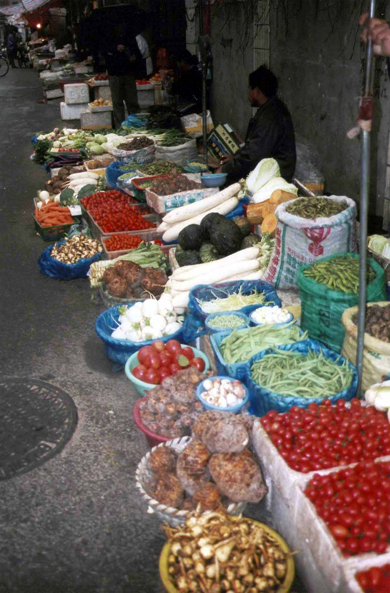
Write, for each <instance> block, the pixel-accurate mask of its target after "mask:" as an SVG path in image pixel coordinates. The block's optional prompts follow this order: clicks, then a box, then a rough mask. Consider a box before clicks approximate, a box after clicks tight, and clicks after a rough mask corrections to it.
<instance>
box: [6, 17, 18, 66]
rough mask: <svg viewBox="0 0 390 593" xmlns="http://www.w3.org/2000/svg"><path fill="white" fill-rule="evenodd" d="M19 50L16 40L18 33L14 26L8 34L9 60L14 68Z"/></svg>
mask: <svg viewBox="0 0 390 593" xmlns="http://www.w3.org/2000/svg"><path fill="white" fill-rule="evenodd" d="M17 50H18V46H17V42H16V34H15V30H14V28H13V27H12V28H11V29H10V30H9V32H8V35H7V56H8V61H9V63H10V64H11V67H12V68H16V66H15V58H16V54H17Z"/></svg>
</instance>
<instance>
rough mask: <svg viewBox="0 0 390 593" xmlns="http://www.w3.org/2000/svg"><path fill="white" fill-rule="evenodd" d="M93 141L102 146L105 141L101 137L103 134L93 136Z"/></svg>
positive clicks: (103, 137) (104, 138)
mask: <svg viewBox="0 0 390 593" xmlns="http://www.w3.org/2000/svg"><path fill="white" fill-rule="evenodd" d="M93 140H94V142H97V143H98V144H104V143H105V141H106V137H105V136H103V134H95V136H94V139H93Z"/></svg>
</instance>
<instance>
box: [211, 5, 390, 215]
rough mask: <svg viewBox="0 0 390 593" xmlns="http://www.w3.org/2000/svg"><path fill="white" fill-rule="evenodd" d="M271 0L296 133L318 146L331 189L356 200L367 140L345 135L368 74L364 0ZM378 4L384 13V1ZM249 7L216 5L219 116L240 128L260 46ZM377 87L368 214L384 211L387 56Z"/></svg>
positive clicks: (273, 46)
mask: <svg viewBox="0 0 390 593" xmlns="http://www.w3.org/2000/svg"><path fill="white" fill-rule="evenodd" d="M248 2H252V0H248ZM248 2H247V3H246V5H247V6H248ZM270 5H271V9H270V66H271V69H272V70H273V71H274V72H275V74H276V75H277V76H278V78H279V81H280V93H279V94H280V96H281V97H282V98H283V99H284V100H285V102H286V104H287V105H288V107H289V109H290V111H291V114H292V116H293V120H294V125H295V129H296V132H297V134H298V135H299V136H301V137H303V138H305V139H307V140H308V141H310V142H311V143H312V144H313V145H314V146H315V148H316V149H317V150H318V152H319V154H320V157H321V164H322V169H323V173H324V177H325V180H326V189H327V191H329V192H331V193H335V194H339V195H347V196H350V197H352V198H354V199H356V200H358V199H359V191H360V190H359V182H360V154H361V153H360V149H361V142H360V139H359V138H358V139H355V140H349V139H348V138H347V136H346V133H347V131H348V130H350V129H351V128H352V127H354V125H355V120H356V117H357V114H358V108H359V97H360V93H361V85H362V80H363V70H364V68H363V67H362V58H363V59H364V49H363V48H361V44H360V39H359V31H360V28H359V25H358V20H359V15H360V10H361V2H357V1H356V0H343V2H335V3H333V4H332V3H331V4H330V5H329V8H327V6H328V3H325V2H313V0H289V1H288V2H271V3H270ZM377 5H378V10H377V14H379V12H380V9H381V8H382V7H385V6H386V2H385V1H382V2H377ZM247 6H246V8H244V6H243V3H237V2H227V3H224V4H223V5H222V6H219V7H218V8H214V9H213V18H212V48H213V57H214V72H213V77H214V78H213V103H212V105H213V115H214V118H215V119H216V120H218V121H227V122H229V123H230V124H231V125H232V126H233V127H234V128H236V129H237V131H238V132H239V133H240V134H244V133H245V128H246V125H247V122H248V119H249V118H250V117H251V108H250V106H249V104H248V102H247V77H248V73H249V72H251V70H252V69H253V64H254V59H253V58H254V50H253V47H254V46H255V43H253V41H254V40H252V43H250V42H249V43H248V44H247V47H243V43H242V39H243V31H244V32H245V31H248V26H247V24H246V21H247V10H248V9H247ZM233 10H234V13H233V12H232V11H233ZM389 10H390V8H389ZM233 14H234V16H233ZM255 61H256V62H257V60H255ZM256 65H257V64H256ZM375 93H376V96H377V104H376V111H375V119H374V126H373V133H372V183H371V203H370V212H371V213H373V214H374V213H376V214H378V215H382V213H383V206H384V197H385V193H386V163H387V154H388V140H389V128H390V83H389V79H388V75H387V70H386V65H385V62H384V60H377V62H376V75H375ZM388 177H389V179H388V184H390V174H389V176H388ZM388 197H389V199H390V188H389V190H388Z"/></svg>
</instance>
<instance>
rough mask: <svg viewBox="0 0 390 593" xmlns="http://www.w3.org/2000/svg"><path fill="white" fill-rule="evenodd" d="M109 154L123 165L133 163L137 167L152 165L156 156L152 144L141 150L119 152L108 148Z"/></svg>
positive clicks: (117, 149) (119, 150) (116, 149)
mask: <svg viewBox="0 0 390 593" xmlns="http://www.w3.org/2000/svg"><path fill="white" fill-rule="evenodd" d="M109 152H110V153H111V154H112V156H114V157H115V158H116V159H118V161H122V162H123V163H134V164H137V165H150V163H153V161H154V159H155V155H156V147H155V145H154V144H151V145H150V146H146V147H145V148H141V149H140V150H121V149H120V148H110V149H109Z"/></svg>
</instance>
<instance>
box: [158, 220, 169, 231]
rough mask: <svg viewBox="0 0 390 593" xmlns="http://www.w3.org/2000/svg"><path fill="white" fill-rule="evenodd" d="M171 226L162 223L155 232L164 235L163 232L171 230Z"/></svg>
mask: <svg viewBox="0 0 390 593" xmlns="http://www.w3.org/2000/svg"><path fill="white" fill-rule="evenodd" d="M171 226H172V225H171V224H167V223H166V222H162V223H161V224H160V225H159V226H158V227H157V228H156V231H157V232H158V233H165V231H167V230H168V229H170V228H171Z"/></svg>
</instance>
